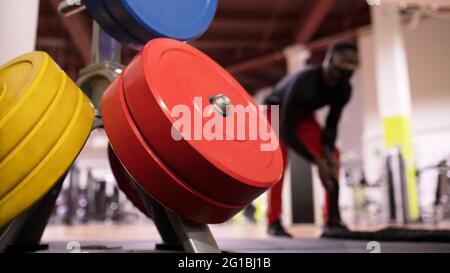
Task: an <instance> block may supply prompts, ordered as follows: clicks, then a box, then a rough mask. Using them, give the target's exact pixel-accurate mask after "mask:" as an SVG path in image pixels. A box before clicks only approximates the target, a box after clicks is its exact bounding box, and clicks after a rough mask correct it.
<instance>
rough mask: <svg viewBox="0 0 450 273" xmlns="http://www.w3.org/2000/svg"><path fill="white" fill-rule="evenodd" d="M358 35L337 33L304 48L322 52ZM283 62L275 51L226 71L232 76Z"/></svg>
mask: <svg viewBox="0 0 450 273" xmlns="http://www.w3.org/2000/svg"><path fill="white" fill-rule="evenodd" d="M358 33H359V30H358V29H354V30H351V31H348V32H342V33H338V34H336V35H331V36H328V37H325V38H322V39H319V40H316V41H313V42H310V43H306V44H305V45H306V47H307V48H309V49H310V50H311V51H314V50H324V49H326V48H327V47H328V46H329V45H330V44H331V43H333V42H334V41H336V40H347V39H348V40H350V39H355V38H356V37H357V35H358ZM283 60H285V56H284V54H283V52H281V51H276V52H273V53H271V54H268V55H264V56H261V57H258V58H255V59H252V60H248V61H244V62H241V63H238V64H235V65H230V66H228V67H227V70H228V71H229V72H230V73H232V74H235V75H236V74H237V73H242V72H245V71H248V70H252V69H255V68H260V67H263V66H268V65H271V64H273V63H275V62H279V61H283Z"/></svg>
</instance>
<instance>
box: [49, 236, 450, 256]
mask: <svg viewBox="0 0 450 273" xmlns="http://www.w3.org/2000/svg"><path fill="white" fill-rule="evenodd" d="M156 243H157V242H151V241H134V242H133V241H116V242H105V241H103V242H80V245H81V251H83V252H114V253H116V252H120V253H129V252H138V253H142V252H148V253H152V252H153V253H154V252H158V251H156V250H155V246H156ZM218 244H219V246H220V248H221V250H222V251H224V252H231V253H369V252H371V251H373V250H374V248H373V246H374V244H375V249H378V250H379V251H380V252H381V253H450V244H449V243H436V242H435V243H429V242H392V241H390V242H371V241H366V240H340V239H301V240H287V239H270V240H235V239H233V240H231V239H229V240H227V239H219V240H218ZM72 245H73V242H72ZM49 246H50V247H49V249H48V250H44V251H41V252H58V253H61V252H62V253H67V252H71V248H70V247H69V245H68V242H55V243H50V244H49Z"/></svg>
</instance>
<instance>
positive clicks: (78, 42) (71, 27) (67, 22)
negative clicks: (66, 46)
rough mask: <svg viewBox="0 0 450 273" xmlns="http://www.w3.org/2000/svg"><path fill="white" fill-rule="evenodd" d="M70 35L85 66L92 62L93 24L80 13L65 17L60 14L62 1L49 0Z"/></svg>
mask: <svg viewBox="0 0 450 273" xmlns="http://www.w3.org/2000/svg"><path fill="white" fill-rule="evenodd" d="M48 1H49V3H50V4H51V5H52V7H53V9H54V10H55V12H56V13H57V14H58V17H59V19H60V21H61V23H62V25H63V26H64V29H65V30H66V31H67V33H68V34H69V37H70V39H71V40H72V43H73V45H74V46H75V48H76V50H77V51H78V53H79V54H80V56H81V58H82V60H83V63H84V65H88V64H89V63H90V62H91V40H92V34H91V33H92V24H91V20H89V19H88V17H87V16H86V14H85V13H79V14H76V15H72V16H70V17H64V16H62V15H61V14H59V12H58V5H59V3H60V2H61V0H48Z"/></svg>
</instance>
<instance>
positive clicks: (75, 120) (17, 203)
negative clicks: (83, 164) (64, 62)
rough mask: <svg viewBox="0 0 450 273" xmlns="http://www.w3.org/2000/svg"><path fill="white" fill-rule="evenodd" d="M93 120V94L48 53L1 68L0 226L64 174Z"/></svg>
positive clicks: (30, 54)
mask: <svg viewBox="0 0 450 273" xmlns="http://www.w3.org/2000/svg"><path fill="white" fill-rule="evenodd" d="M93 120H94V109H93V106H92V105H91V103H90V101H89V99H88V98H87V97H85V95H84V94H83V92H82V91H81V90H80V89H79V88H78V87H77V86H76V85H75V84H74V83H73V82H72V81H71V80H70V79H69V77H68V76H67V75H66V74H65V73H64V71H62V70H61V69H60V68H59V67H58V65H57V64H56V63H55V62H54V61H53V60H52V59H51V58H50V57H49V56H48V55H47V54H46V53H44V52H32V53H29V54H26V55H23V56H21V57H18V58H17V59H15V60H13V61H11V62H9V63H7V64H5V65H3V66H2V67H0V228H1V227H3V226H4V225H6V224H8V223H9V222H10V221H11V220H13V219H14V218H15V217H17V216H18V215H19V214H21V213H22V212H24V211H25V210H26V209H27V208H29V207H31V206H32V205H33V204H34V203H35V202H36V201H38V200H39V199H41V198H42V197H43V196H44V195H45V194H46V193H47V192H48V191H49V190H50V189H51V188H52V186H53V185H54V184H55V183H56V182H57V181H58V179H59V178H60V177H61V176H62V175H64V173H66V171H67V170H68V168H69V167H70V165H71V164H72V162H73V161H74V159H75V157H76V156H77V155H78V153H79V152H80V151H81V149H82V147H83V145H84V143H85V141H86V140H87V138H88V135H89V132H90V130H91V128H92V124H93Z"/></svg>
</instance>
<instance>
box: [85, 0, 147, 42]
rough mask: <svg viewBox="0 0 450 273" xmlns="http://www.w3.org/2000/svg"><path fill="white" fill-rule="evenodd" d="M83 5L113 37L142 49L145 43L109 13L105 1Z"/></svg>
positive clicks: (87, 1) (86, 0)
mask: <svg viewBox="0 0 450 273" xmlns="http://www.w3.org/2000/svg"><path fill="white" fill-rule="evenodd" d="M83 3H84V4H85V5H86V8H87V10H88V12H89V14H90V15H91V16H92V17H93V18H94V19H95V21H96V22H97V23H98V24H99V25H100V27H101V28H103V29H104V30H105V31H106V32H107V33H108V34H109V35H110V36H111V37H113V38H114V39H116V40H117V41H119V42H121V43H124V44H127V45H129V46H131V47H133V48H140V47H142V46H143V45H144V44H145V43H144V42H141V41H139V40H138V39H136V38H134V37H133V35H132V34H130V33H128V32H127V31H126V29H123V27H122V26H121V24H119V23H118V22H116V20H115V19H114V18H113V17H112V15H111V14H110V13H109V12H108V10H107V8H106V7H105V5H104V3H103V1H99V0H84V1H83Z"/></svg>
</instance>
